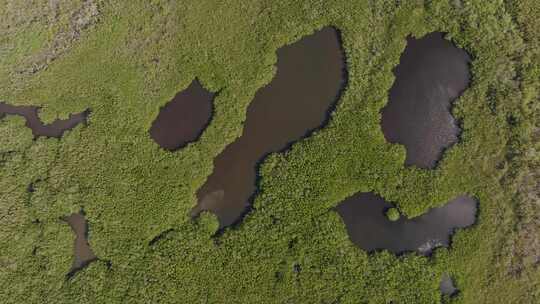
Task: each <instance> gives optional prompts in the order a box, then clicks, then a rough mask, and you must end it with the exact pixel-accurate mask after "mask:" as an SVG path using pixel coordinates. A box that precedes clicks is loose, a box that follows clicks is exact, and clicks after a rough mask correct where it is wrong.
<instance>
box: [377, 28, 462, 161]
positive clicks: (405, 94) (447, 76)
mask: <svg viewBox="0 0 540 304" xmlns="http://www.w3.org/2000/svg"><path fill="white" fill-rule="evenodd" d="M469 62H470V58H469V55H468V54H467V52H465V51H464V50H462V49H459V48H457V47H456V46H454V45H453V44H452V43H451V42H450V41H448V40H445V39H444V37H443V34H442V33H438V32H435V33H431V34H428V35H426V36H424V37H422V38H420V39H415V38H412V37H409V38H408V39H407V47H406V48H405V51H404V52H403V54H402V55H401V58H400V62H399V65H398V66H397V67H396V68H395V69H394V74H395V76H396V80H395V82H394V84H393V86H392V88H391V89H390V94H389V99H388V104H387V105H386V107H385V108H383V109H382V121H381V126H382V130H383V133H384V136H385V138H386V140H388V141H389V142H391V143H399V144H403V145H405V148H406V150H407V157H406V159H405V164H406V165H415V166H417V167H421V168H433V167H435V166H436V164H437V162H438V160H439V158H440V157H441V154H442V152H443V151H444V149H446V148H448V147H450V146H451V145H452V144H454V143H456V142H457V140H458V134H459V132H460V130H459V127H458V125H457V123H456V121H455V120H454V117H453V116H452V114H451V112H450V109H451V106H452V103H453V101H454V100H455V99H456V98H458V97H459V96H460V95H461V93H462V92H463V91H464V90H465V89H466V88H467V86H468V85H469V82H470V78H469Z"/></svg>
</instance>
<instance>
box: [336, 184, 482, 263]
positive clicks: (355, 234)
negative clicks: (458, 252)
mask: <svg viewBox="0 0 540 304" xmlns="http://www.w3.org/2000/svg"><path fill="white" fill-rule="evenodd" d="M391 207H393V204H391V203H389V202H387V201H385V200H384V199H383V198H382V197H380V196H378V195H376V194H373V193H371V192H363V193H357V194H355V195H353V196H351V197H349V198H347V199H346V200H344V201H343V202H341V203H340V204H339V205H338V207H337V208H336V209H337V212H338V213H339V215H340V216H341V218H342V219H343V221H344V223H345V225H346V227H347V232H348V234H349V237H350V239H351V241H352V242H353V243H354V244H356V245H357V246H358V247H360V248H362V249H363V250H366V251H368V252H373V251H377V250H384V249H385V250H388V251H390V252H393V253H395V254H400V253H404V252H409V251H416V252H418V253H419V254H422V255H430V254H431V252H432V250H433V249H434V248H436V247H440V246H444V247H448V246H449V244H450V237H451V236H452V234H453V233H454V231H455V229H457V228H466V227H468V226H471V225H473V224H474V223H475V222H476V211H477V202H476V200H474V199H473V198H470V197H468V196H459V197H457V198H455V199H453V200H451V201H450V202H448V203H447V204H446V205H444V206H442V207H439V208H433V209H430V210H429V211H427V212H426V213H424V214H423V215H421V216H418V217H415V218H412V219H407V218H405V217H404V216H401V217H400V219H399V220H397V221H390V220H389V219H388V218H387V217H386V214H385V212H386V210H388V209H389V208H391Z"/></svg>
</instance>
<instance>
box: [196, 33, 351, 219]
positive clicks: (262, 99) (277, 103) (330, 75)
mask: <svg viewBox="0 0 540 304" xmlns="http://www.w3.org/2000/svg"><path fill="white" fill-rule="evenodd" d="M340 39H341V38H340V33H339V32H338V31H337V30H336V29H335V28H333V27H325V28H323V29H322V30H320V31H318V32H316V33H314V34H312V35H309V36H306V37H304V38H302V39H301V40H299V41H298V42H296V43H293V44H291V45H288V46H284V47H282V48H280V49H279V50H278V51H277V57H278V60H277V72H276V75H275V76H274V78H273V79H272V81H271V82H270V83H269V84H268V85H267V86H265V87H263V88H261V89H260V90H259V91H257V93H256V95H255V98H254V100H253V101H252V102H251V104H250V105H249V106H248V109H247V114H246V121H245V123H244V129H243V133H242V135H241V136H240V137H239V138H238V139H237V140H236V141H234V142H233V143H231V144H230V145H228V146H227V147H226V148H225V150H224V151H223V152H222V153H221V154H219V155H218V156H217V157H216V159H215V160H214V171H213V173H212V174H211V175H210V176H209V177H208V179H207V181H206V183H205V184H204V185H203V186H202V187H201V188H200V189H199V190H198V192H197V198H198V204H197V206H196V207H195V208H193V210H192V216H196V215H197V214H199V213H200V212H201V211H203V210H206V211H210V212H212V213H214V214H216V215H217V216H218V218H219V222H220V227H221V228H224V227H227V226H231V225H234V224H236V223H238V222H239V221H241V220H242V218H243V216H245V214H247V213H248V212H249V211H250V208H251V205H252V204H251V203H252V200H253V197H254V196H255V195H256V193H257V185H258V170H259V166H260V164H261V163H262V162H263V160H264V159H265V158H266V157H267V156H268V155H269V154H270V153H274V152H282V151H285V150H287V149H289V148H290V147H291V145H292V144H293V143H294V142H297V141H298V140H300V139H303V138H306V137H307V136H309V135H310V134H312V133H313V131H315V130H317V129H320V128H322V127H323V126H324V125H326V123H327V122H328V120H329V118H330V113H331V112H332V111H333V110H334V108H335V106H336V103H337V101H338V100H339V98H340V97H341V94H342V91H343V88H344V87H345V86H346V83H347V75H346V74H347V73H346V62H345V55H344V52H343V50H342V48H341V41H340Z"/></svg>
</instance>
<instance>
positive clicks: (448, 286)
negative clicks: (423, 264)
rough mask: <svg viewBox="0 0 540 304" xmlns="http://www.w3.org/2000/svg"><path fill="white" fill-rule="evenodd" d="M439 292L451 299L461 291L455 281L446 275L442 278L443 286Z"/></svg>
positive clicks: (440, 286) (441, 285)
mask: <svg viewBox="0 0 540 304" xmlns="http://www.w3.org/2000/svg"><path fill="white" fill-rule="evenodd" d="M439 290H440V291H441V293H442V294H443V295H447V296H449V297H451V296H454V295H455V294H457V293H458V292H459V290H458V289H457V288H456V286H454V281H453V280H452V278H451V277H450V276H449V275H448V274H447V273H444V274H443V275H442V278H441V284H440V285H439Z"/></svg>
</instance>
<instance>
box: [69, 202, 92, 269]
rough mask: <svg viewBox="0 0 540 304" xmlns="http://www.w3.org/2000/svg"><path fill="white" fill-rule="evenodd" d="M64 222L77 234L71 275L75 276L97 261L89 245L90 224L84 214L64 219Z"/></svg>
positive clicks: (74, 214)
mask: <svg viewBox="0 0 540 304" xmlns="http://www.w3.org/2000/svg"><path fill="white" fill-rule="evenodd" d="M64 220H65V221H66V222H67V223H68V224H69V226H70V227H71V229H72V230H73V233H74V234H75V242H74V245H73V256H74V260H73V265H72V266H71V270H70V271H69V273H70V274H74V273H75V272H77V271H78V270H81V269H82V268H84V267H85V266H87V265H88V264H90V263H91V262H93V261H95V260H97V257H96V256H95V255H94V252H93V251H92V249H91V248H90V245H89V244H88V223H87V222H86V219H85V218H84V215H83V214H82V213H73V214H71V215H70V216H66V217H64Z"/></svg>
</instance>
